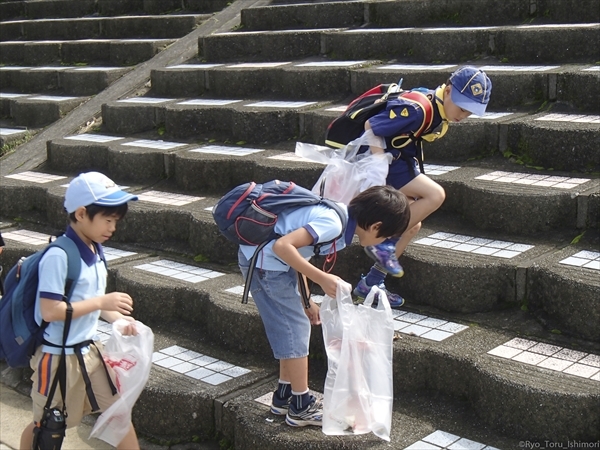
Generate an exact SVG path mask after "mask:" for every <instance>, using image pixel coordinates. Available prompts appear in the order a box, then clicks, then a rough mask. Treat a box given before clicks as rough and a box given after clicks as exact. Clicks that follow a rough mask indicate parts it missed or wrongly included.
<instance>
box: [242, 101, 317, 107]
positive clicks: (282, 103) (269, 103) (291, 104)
mask: <svg viewBox="0 0 600 450" xmlns="http://www.w3.org/2000/svg"><path fill="white" fill-rule="evenodd" d="M316 104H317V102H285V101H264V102H256V103H249V104H247V105H244V106H247V107H254V108H304V107H305V106H310V105H316Z"/></svg>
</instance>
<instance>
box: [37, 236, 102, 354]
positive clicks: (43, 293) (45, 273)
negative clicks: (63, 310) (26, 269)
mask: <svg viewBox="0 0 600 450" xmlns="http://www.w3.org/2000/svg"><path fill="white" fill-rule="evenodd" d="M66 234H67V236H69V237H70V238H71V239H73V241H75V243H76V244H77V248H78V249H79V252H80V254H81V274H80V276H79V279H78V280H77V283H76V284H75V288H74V290H73V295H72V297H71V300H70V301H71V303H75V302H79V301H82V300H87V299H89V298H93V297H98V296H101V295H104V294H105V292H106V280H107V275H108V273H107V271H106V266H105V264H104V261H102V259H101V258H100V256H99V255H102V247H101V246H100V244H95V245H96V249H97V252H96V253H94V252H92V250H91V249H90V248H89V247H87V245H86V244H85V243H83V241H81V239H80V238H79V237H78V236H77V234H76V233H75V232H74V231H73V230H72V229H71V228H69V229H68V230H67V233H66ZM66 278H67V254H66V253H65V251H64V250H62V249H61V248H56V247H53V248H50V249H49V250H48V251H47V252H46V253H45V254H44V256H43V257H42V259H41V260H40V263H39V284H38V293H37V299H36V307H35V320H36V322H37V323H38V324H41V323H42V315H41V310H40V297H42V298H48V299H50V300H55V301H62V297H63V294H64V292H65V282H66ZM99 317H100V311H94V312H91V313H89V314H86V315H84V316H81V317H77V318H75V319H73V320H72V322H71V328H70V329H69V336H68V340H67V345H74V344H78V343H80V342H83V341H87V340H95V339H97V324H98V318H99ZM64 324H65V322H64V321H63V320H58V321H54V322H50V323H49V324H48V327H47V328H46V330H45V331H44V339H45V340H46V341H48V342H51V343H53V344H55V345H59V346H61V345H62V339H63V329H64ZM42 350H43V351H44V352H47V353H53V354H60V353H61V349H60V348H56V347H52V346H48V345H44V346H43V348H42ZM66 353H67V354H72V353H73V349H69V348H67V350H66Z"/></svg>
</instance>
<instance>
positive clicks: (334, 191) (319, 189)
mask: <svg viewBox="0 0 600 450" xmlns="http://www.w3.org/2000/svg"><path fill="white" fill-rule="evenodd" d="M370 145H375V146H377V147H381V148H385V141H384V140H383V139H382V138H380V137H378V136H375V135H374V134H373V132H372V131H371V130H367V131H366V132H365V133H364V134H363V135H362V136H361V137H359V138H358V139H355V140H354V141H352V142H350V143H349V144H348V145H346V146H345V147H342V148H339V149H332V148H330V147H323V146H320V145H314V144H306V143H304V142H297V143H296V155H298V156H301V157H303V158H306V159H309V160H311V161H315V162H319V163H322V164H327V167H325V170H324V171H323V173H322V174H321V176H320V177H319V179H318V180H317V182H316V183H315V185H314V186H313V188H312V191H313V192H314V193H315V194H318V195H320V196H322V197H325V198H329V199H331V200H335V201H337V202H341V203H344V204H346V205H348V204H349V203H350V200H352V199H353V198H354V197H356V196H357V195H358V194H359V193H361V192H362V191H364V190H366V189H368V188H370V187H371V186H383V185H385V184H386V178H387V174H388V170H389V165H390V163H391V162H392V155H391V154H390V153H383V154H373V153H371V151H370V150H367V152H365V153H360V154H359V153H358V152H359V150H360V148H361V147H362V146H370Z"/></svg>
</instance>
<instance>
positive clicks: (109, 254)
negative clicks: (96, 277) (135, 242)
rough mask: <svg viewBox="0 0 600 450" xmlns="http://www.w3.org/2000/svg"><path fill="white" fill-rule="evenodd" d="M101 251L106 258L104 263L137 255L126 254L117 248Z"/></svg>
mask: <svg viewBox="0 0 600 450" xmlns="http://www.w3.org/2000/svg"><path fill="white" fill-rule="evenodd" d="M102 250H104V257H105V258H106V261H113V260H115V259H119V258H125V257H127V256H133V255H137V253H135V252H128V251H125V250H119V249H118V248H112V247H102Z"/></svg>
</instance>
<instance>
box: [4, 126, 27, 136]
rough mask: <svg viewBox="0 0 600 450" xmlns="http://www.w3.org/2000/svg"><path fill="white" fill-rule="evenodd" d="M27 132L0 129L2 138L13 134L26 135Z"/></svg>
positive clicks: (14, 129)
mask: <svg viewBox="0 0 600 450" xmlns="http://www.w3.org/2000/svg"><path fill="white" fill-rule="evenodd" d="M25 131H27V130H22V129H21V130H19V129H16V128H0V136H10V135H13V134H19V133H24V132H25Z"/></svg>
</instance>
